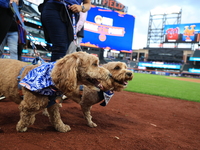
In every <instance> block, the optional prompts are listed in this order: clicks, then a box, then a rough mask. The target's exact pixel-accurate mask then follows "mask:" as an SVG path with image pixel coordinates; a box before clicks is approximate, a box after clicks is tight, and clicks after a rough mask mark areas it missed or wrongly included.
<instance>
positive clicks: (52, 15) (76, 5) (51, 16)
mask: <svg viewBox="0 0 200 150" xmlns="http://www.w3.org/2000/svg"><path fill="white" fill-rule="evenodd" d="M45 1H46V0H45ZM63 3H64V4H65V5H64V4H63ZM81 3H82V5H81ZM65 6H66V7H65ZM90 7H91V2H90V0H59V1H58V0H48V1H46V2H45V4H44V6H43V7H42V10H41V9H40V11H41V22H42V25H43V30H44V34H45V39H46V41H47V42H49V43H52V56H51V61H56V60H57V59H60V58H62V57H63V56H65V55H66V53H67V50H68V47H69V45H70V43H71V42H72V41H73V40H74V30H73V23H72V21H73V18H72V14H74V15H75V20H76V22H77V19H78V15H79V13H80V12H87V11H88V10H89V9H90ZM66 8H67V10H66Z"/></svg>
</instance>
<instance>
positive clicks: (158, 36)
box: [147, 6, 182, 48]
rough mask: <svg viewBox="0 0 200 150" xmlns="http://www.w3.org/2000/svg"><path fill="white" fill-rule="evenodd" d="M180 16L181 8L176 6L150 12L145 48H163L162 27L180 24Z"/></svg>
mask: <svg viewBox="0 0 200 150" xmlns="http://www.w3.org/2000/svg"><path fill="white" fill-rule="evenodd" d="M181 14H182V10H181V8H180V7H176V6H173V7H170V8H167V9H163V8H156V9H154V10H151V12H150V16H149V26H148V35H147V48H150V47H163V42H164V26H165V25H168V24H180V23H181ZM155 45H156V46H155Z"/></svg>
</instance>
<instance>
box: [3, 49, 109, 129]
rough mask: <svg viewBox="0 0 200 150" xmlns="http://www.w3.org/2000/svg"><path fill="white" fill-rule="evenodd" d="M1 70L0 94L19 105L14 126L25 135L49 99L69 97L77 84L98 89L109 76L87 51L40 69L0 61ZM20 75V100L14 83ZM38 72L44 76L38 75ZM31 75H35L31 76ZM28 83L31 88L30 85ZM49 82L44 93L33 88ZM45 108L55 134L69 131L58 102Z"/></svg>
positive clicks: (15, 62) (68, 56)
mask: <svg viewBox="0 0 200 150" xmlns="http://www.w3.org/2000/svg"><path fill="white" fill-rule="evenodd" d="M22 68H24V70H23V69H22ZM0 70H1V73H0V94H3V95H4V96H5V97H6V98H7V99H9V100H12V101H14V102H15V103H17V104H19V110H20V120H19V122H18V123H17V126H16V130H17V131H19V132H25V131H26V130H27V128H28V126H30V125H32V124H33V123H34V121H35V115H36V114H38V113H39V112H40V111H41V110H44V109H45V108H46V107H47V106H49V104H50V103H52V98H54V97H56V95H57V94H58V93H63V94H70V93H71V92H73V91H74V90H76V89H77V87H78V85H79V84H85V85H87V86H89V87H94V86H100V84H99V82H98V81H101V80H107V79H108V78H110V76H111V74H110V72H109V71H108V70H107V69H105V68H103V67H99V59H98V58H97V57H96V56H93V55H91V54H88V53H86V52H76V53H72V54H69V55H66V56H65V57H63V58H61V59H59V60H58V61H56V62H55V63H44V64H42V65H40V66H39V65H27V63H25V62H21V61H18V60H13V59H0ZM20 72H22V73H21V79H22V80H21V82H20V84H21V85H22V86H24V87H22V93H23V99H22V98H21V95H20V94H19V91H20V90H19V88H18V85H19V84H18V81H17V78H18V77H19V75H20ZM41 72H44V73H43V74H42V75H41ZM33 74H36V75H35V76H32V75H33ZM48 75H49V76H48ZM47 77H48V78H47ZM31 82H32V84H33V85H32V84H30V83H31ZM49 82H50V83H52V84H53V85H51V84H50V85H49V86H48V87H45V88H44V91H43V94H39V93H40V92H42V91H40V89H39V88H38V89H36V87H38V86H39V87H42V86H43V85H44V83H47V84H48V83H49ZM100 87H101V86H100ZM35 89H36V90H35ZM47 90H50V91H51V92H52V91H53V94H52V95H50V96H49V95H45V94H46V93H48V92H50V91H47ZM45 92H46V93H45ZM54 100H55V99H54ZM8 107H9V106H8ZM47 109H48V113H49V116H50V121H51V123H52V125H53V126H54V127H55V129H56V130H57V131H60V132H67V131H69V130H71V129H70V127H69V126H68V125H65V124H64V123H63V121H62V120H61V117H60V113H59V105H58V104H57V103H55V102H54V101H53V105H50V106H49V107H48V108H47Z"/></svg>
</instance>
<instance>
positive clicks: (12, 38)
mask: <svg viewBox="0 0 200 150" xmlns="http://www.w3.org/2000/svg"><path fill="white" fill-rule="evenodd" d="M6 45H8V47H9V51H10V58H11V59H17V60H18V27H17V23H16V21H15V20H14V18H13V21H12V25H11V27H10V29H9V31H8V33H7V34H6V36H5V38H4V40H3V42H2V43H1V45H0V51H1V52H3V50H4V46H6Z"/></svg>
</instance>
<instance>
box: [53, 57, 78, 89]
mask: <svg viewBox="0 0 200 150" xmlns="http://www.w3.org/2000/svg"><path fill="white" fill-rule="evenodd" d="M79 61H80V59H79V58H78V57H76V56H75V55H73V54H69V55H66V56H65V57H63V58H61V59H59V60H58V61H57V62H56V64H55V67H54V68H53V70H52V74H51V77H52V80H53V82H54V83H55V85H56V87H57V88H58V89H59V90H61V91H62V92H63V93H67V92H71V91H73V90H74V89H75V88H76V87H77V69H78V65H79Z"/></svg>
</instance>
